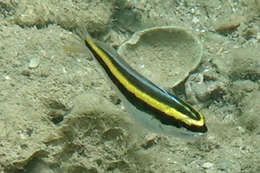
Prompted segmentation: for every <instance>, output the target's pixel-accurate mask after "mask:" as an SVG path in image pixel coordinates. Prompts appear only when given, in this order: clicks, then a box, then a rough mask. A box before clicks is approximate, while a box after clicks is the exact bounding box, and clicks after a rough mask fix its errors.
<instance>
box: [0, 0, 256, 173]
mask: <svg viewBox="0 0 260 173" xmlns="http://www.w3.org/2000/svg"><path fill="white" fill-rule="evenodd" d="M259 16H260V1H259V0H225V1H224V0H223V1H222V0H201V1H192V0H164V1H162V0H120V1H117V0H109V1H108V0H107V1H106V0H0V172H1V173H103V172H105V173H134V172H137V173H139V172H143V173H175V172H177V173H184V172H185V173H193V172H194V173H197V172H198V173H200V172H207V173H225V172H228V173H233V172H234V173H238V172H241V173H258V172H260V126H259V124H260V89H259V88H260V87H259V86H260V17H259ZM165 25H166V26H178V27H183V28H186V29H187V30H191V31H193V34H194V36H196V37H197V38H198V39H199V40H200V42H201V44H202V46H203V55H202V59H201V62H200V65H199V66H198V67H197V68H196V69H195V70H193V71H192V72H191V73H190V74H189V76H188V77H187V78H186V79H183V82H181V83H180V84H179V85H177V86H175V88H174V89H172V88H167V90H171V92H174V93H175V94H176V95H178V96H179V97H181V98H183V99H184V100H186V101H187V102H189V103H190V104H192V105H193V106H194V107H196V108H198V109H199V110H200V111H201V112H202V113H203V114H204V115H205V118H206V124H207V127H208V132H207V133H206V134H205V135H204V136H202V137H198V138H196V137H195V138H194V139H192V140H186V139H182V138H181V137H175V136H168V135H164V134H157V133H154V132H151V131H150V130H147V129H145V128H143V127H142V126H141V125H139V124H137V123H136V122H135V121H133V120H132V119H131V117H130V116H129V114H128V113H127V112H126V111H125V109H124V105H122V104H121V102H120V100H119V97H118V96H117V93H116V92H115V90H114V89H113V88H112V87H111V84H110V83H109V82H108V81H107V77H106V76H105V74H104V71H103V70H102V69H101V67H100V66H99V65H98V63H97V62H96V61H95V60H94V59H93V57H92V56H91V54H90V53H89V52H88V51H87V49H86V48H85V46H84V43H83V41H82V40H81V39H80V38H79V36H78V35H76V34H75V31H76V30H83V31H84V30H87V31H88V32H89V33H91V34H92V36H93V37H95V38H97V39H99V40H102V41H104V42H107V44H110V45H112V46H114V47H118V46H120V44H122V43H123V42H124V41H126V40H128V39H129V38H130V37H131V35H132V34H133V33H135V32H137V31H140V30H142V29H145V28H149V27H155V26H165ZM184 51H186V50H184ZM137 63H138V62H137ZM147 63H150V61H149V62H147ZM165 63H167V64H172V69H174V62H171V61H170V60H169V62H165ZM160 66H161V65H160V64H158V67H160ZM165 73H167V70H164V72H163V73H162V74H161V75H164V74H165ZM170 73H172V75H173V76H174V70H171V71H170V70H169V74H170ZM151 74H152V72H151ZM157 76H160V75H157ZM156 80H157V81H159V82H157V83H158V85H159V86H161V87H162V88H164V87H165V86H163V85H160V83H163V81H161V82H160V80H161V79H160V77H159V78H157V79H156ZM172 87H173V86H172Z"/></svg>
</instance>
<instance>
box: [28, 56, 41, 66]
mask: <svg viewBox="0 0 260 173" xmlns="http://www.w3.org/2000/svg"><path fill="white" fill-rule="evenodd" d="M39 64H40V58H38V57H37V58H32V59H31V60H30V62H29V68H37V67H38V66H39Z"/></svg>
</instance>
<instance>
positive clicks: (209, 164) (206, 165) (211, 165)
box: [202, 162, 214, 169]
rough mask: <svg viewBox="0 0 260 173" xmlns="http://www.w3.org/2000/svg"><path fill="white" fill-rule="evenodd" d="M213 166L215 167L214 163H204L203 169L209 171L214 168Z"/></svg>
mask: <svg viewBox="0 0 260 173" xmlns="http://www.w3.org/2000/svg"><path fill="white" fill-rule="evenodd" d="M213 166H214V164H213V163H210V162H206V163H203V165H202V168H204V169H209V168H212V167H213Z"/></svg>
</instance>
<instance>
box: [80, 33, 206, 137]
mask: <svg viewBox="0 0 260 173" xmlns="http://www.w3.org/2000/svg"><path fill="white" fill-rule="evenodd" d="M85 44H86V46H87V47H88V48H89V49H90V51H91V52H92V54H93V55H94V56H95V58H96V59H97V61H98V62H99V63H100V64H101V65H102V67H103V68H104V69H105V71H106V73H107V74H108V76H109V78H110V79H111V80H112V82H113V83H114V84H115V85H116V86H117V88H118V89H119V91H120V92H121V93H122V94H123V96H124V97H125V98H126V99H127V100H128V101H129V102H130V103H131V104H132V105H134V107H135V108H136V109H137V110H141V112H146V113H147V114H148V116H150V117H149V118H146V119H145V121H146V122H145V123H148V124H149V122H148V121H150V120H151V121H153V120H157V122H160V124H161V127H165V126H166V127H171V126H174V127H175V128H176V127H178V128H179V127H185V128H186V129H187V130H188V131H191V132H200V133H204V132H206V131H207V127H206V125H205V120H204V116H203V115H202V114H201V113H199V112H198V111H196V110H195V109H194V108H192V107H191V106H190V105H188V104H186V103H185V102H184V101H182V100H181V99H179V98H177V97H176V96H174V95H172V94H170V93H169V92H167V91H165V90H164V89H161V88H159V87H158V86H156V85H155V84H153V83H152V82H151V81H149V80H148V79H146V78H145V77H144V76H142V75H140V74H139V73H138V72H136V71H135V70H134V69H133V68H131V67H130V66H129V65H128V64H127V63H126V62H125V61H124V60H123V59H122V58H120V56H119V55H118V54H117V53H116V51H115V50H114V49H113V48H111V47H109V46H107V45H106V44H104V43H102V42H100V41H96V40H93V39H92V38H91V37H90V36H89V34H87V36H86V37H85ZM136 116H143V115H136ZM151 116H152V117H151ZM139 118H142V117H139ZM176 129H177V128H176Z"/></svg>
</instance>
